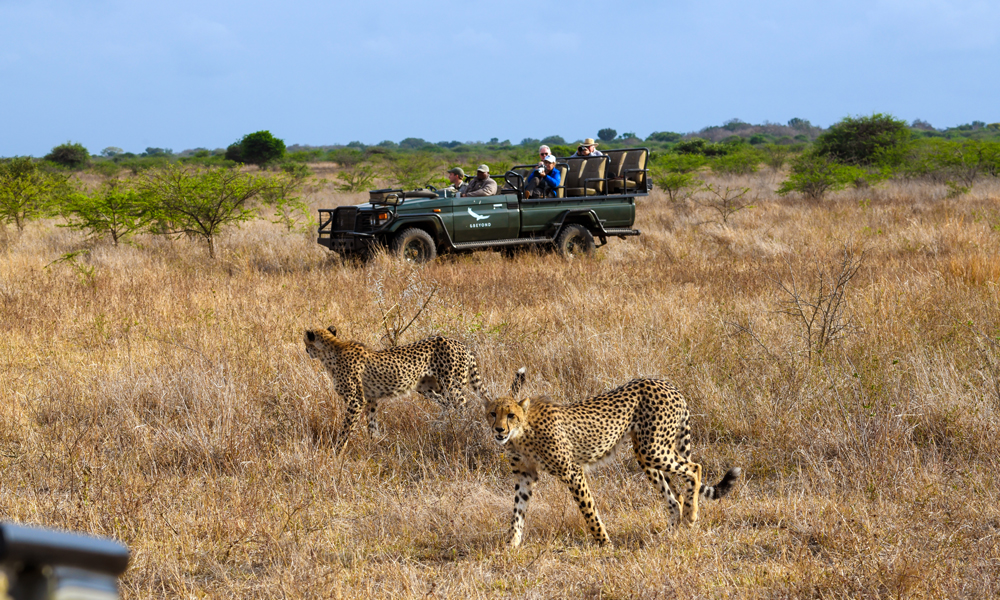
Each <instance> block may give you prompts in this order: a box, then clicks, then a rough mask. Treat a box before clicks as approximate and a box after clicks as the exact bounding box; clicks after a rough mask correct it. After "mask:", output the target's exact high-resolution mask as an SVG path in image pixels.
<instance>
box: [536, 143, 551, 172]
mask: <svg viewBox="0 0 1000 600" xmlns="http://www.w3.org/2000/svg"><path fill="white" fill-rule="evenodd" d="M551 155H552V150H551V149H550V148H549V147H548V146H545V145H541V146H539V147H538V166H539V167H540V166H542V161H543V160H545V157H546V156H551Z"/></svg>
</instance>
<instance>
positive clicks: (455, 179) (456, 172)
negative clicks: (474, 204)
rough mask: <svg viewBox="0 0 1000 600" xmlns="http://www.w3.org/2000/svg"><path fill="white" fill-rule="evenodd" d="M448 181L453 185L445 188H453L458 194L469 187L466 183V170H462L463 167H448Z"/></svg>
mask: <svg viewBox="0 0 1000 600" xmlns="http://www.w3.org/2000/svg"><path fill="white" fill-rule="evenodd" d="M448 181H450V182H451V185H449V186H448V187H446V188H445V189H446V190H451V191H453V192H455V193H456V194H461V193H462V192H464V191H465V189H466V188H467V187H468V186H467V185H466V184H465V171H463V170H462V167H455V168H453V169H448Z"/></svg>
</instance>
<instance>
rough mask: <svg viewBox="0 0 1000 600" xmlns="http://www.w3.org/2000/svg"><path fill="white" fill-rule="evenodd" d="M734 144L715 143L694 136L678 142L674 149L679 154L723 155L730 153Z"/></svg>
mask: <svg viewBox="0 0 1000 600" xmlns="http://www.w3.org/2000/svg"><path fill="white" fill-rule="evenodd" d="M733 149H734V146H732V145H728V144H713V143H712V142H709V141H708V140H706V139H702V138H693V139H690V140H684V141H682V142H678V143H677V144H676V145H675V146H674V148H673V150H674V152H677V153H679V154H701V155H702V156H723V155H726V154H729V152H730V151H731V150H733Z"/></svg>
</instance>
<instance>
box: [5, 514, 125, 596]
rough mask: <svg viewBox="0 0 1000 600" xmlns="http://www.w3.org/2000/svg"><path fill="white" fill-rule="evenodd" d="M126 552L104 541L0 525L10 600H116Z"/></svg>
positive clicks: (116, 543)
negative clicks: (80, 599)
mask: <svg viewBox="0 0 1000 600" xmlns="http://www.w3.org/2000/svg"><path fill="white" fill-rule="evenodd" d="M128 560H129V551H128V548H126V547H125V546H124V545H122V544H120V543H118V542H116V541H114V540H110V539H107V538H99V537H93V536H89V535H82V534H79V533H68V532H63V531H55V530H52V529H43V528H40V527H25V526H23V525H14V524H11V523H0V566H2V568H3V570H4V571H5V572H6V574H7V591H8V593H9V594H10V597H11V598H13V600H34V599H36V598H39V599H41V598H87V599H90V600H117V599H118V577H119V576H120V575H121V574H122V573H124V572H125V569H126V568H127V567H128Z"/></svg>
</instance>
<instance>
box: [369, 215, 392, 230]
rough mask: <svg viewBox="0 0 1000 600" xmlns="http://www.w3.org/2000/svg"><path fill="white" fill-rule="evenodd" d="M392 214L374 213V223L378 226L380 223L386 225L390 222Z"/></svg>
mask: <svg viewBox="0 0 1000 600" xmlns="http://www.w3.org/2000/svg"><path fill="white" fill-rule="evenodd" d="M390 216H392V215H391V214H390V213H387V212H379V213H374V214H373V215H372V225H374V226H376V227H378V226H379V225H385V224H386V223H388V222H389V217H390Z"/></svg>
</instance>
